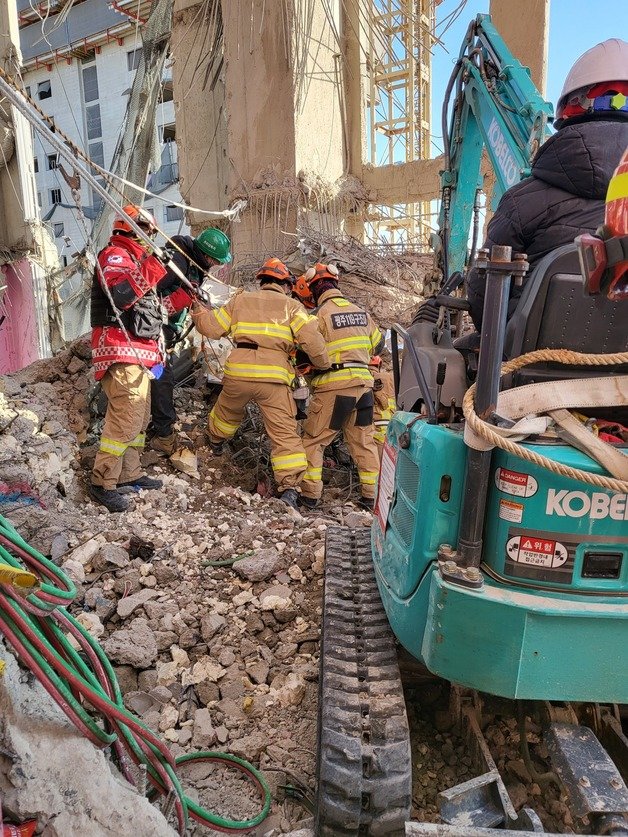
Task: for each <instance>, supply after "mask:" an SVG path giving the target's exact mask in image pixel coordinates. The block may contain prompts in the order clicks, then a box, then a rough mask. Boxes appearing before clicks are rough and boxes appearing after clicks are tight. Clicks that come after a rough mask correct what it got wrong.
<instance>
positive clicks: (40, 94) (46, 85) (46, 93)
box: [37, 79, 52, 101]
mask: <svg viewBox="0 0 628 837" xmlns="http://www.w3.org/2000/svg"><path fill="white" fill-rule="evenodd" d="M51 96H52V87H51V86H50V79H47V80H46V81H40V82H39V84H38V85H37V98H38V99H39V100H40V101H41V100H42V99H49V98H50V97H51Z"/></svg>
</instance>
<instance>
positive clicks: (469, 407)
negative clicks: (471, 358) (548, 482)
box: [462, 349, 628, 494]
mask: <svg viewBox="0 0 628 837" xmlns="http://www.w3.org/2000/svg"><path fill="white" fill-rule="evenodd" d="M533 363H562V364H566V365H569V366H619V365H622V364H628V352H619V353H616V354H610V355H587V354H583V353H581V352H570V351H567V350H565V349H537V350H536V351H535V352H528V354H525V355H521V357H517V358H514V360H509V361H508V362H507V363H504V364H502V368H501V377H502V378H503V377H504V375H508V374H509V373H510V372H515V371H516V370H517V369H521V368H523V367H524V366H530V365H531V364H533ZM583 384H586V381H583ZM475 391H476V384H472V385H471V386H470V387H469V389H468V390H467V392H466V394H465V396H464V399H463V402H462V410H463V412H464V416H465V419H466V420H467V423H468V424H469V426H470V428H471V430H473V432H474V433H476V434H477V435H478V436H480V437H481V438H483V439H484V440H485V441H487V442H488V443H489V444H490V445H491V446H492V447H498V448H501V449H502V450H505V451H506V452H507V453H511V454H512V455H513V456H518V457H519V458H521V459H525V460H527V461H528V462H532V463H534V464H535V465H538V466H539V467H541V468H546V469H547V470H548V471H551V472H552V473H554V474H560V475H561V476H563V477H568V478H569V479H573V480H578V481H580V482H585V483H588V484H589V485H595V486H596V487H597V488H604V489H607V490H608V489H610V490H611V491H618V492H620V493H623V494H628V482H626V481H625V480H618V479H613V478H612V477H605V476H602V475H600V474H592V473H590V472H589V471H583V470H581V469H580V468H572V467H570V466H569V465H563V464H562V463H560V462H555V461H554V460H553V459H549V458H548V457H546V456H542V455H541V454H539V453H536V452H535V451H532V450H530V449H529V448H527V447H524V446H523V445H520V444H518V443H517V442H512V441H510V440H509V439H506V438H504V437H503V436H501V435H500V434H499V433H498V432H496V430H495V428H494V427H493V426H492V425H490V424H489V423H488V422H486V421H484V420H483V419H481V418H480V417H479V416H478V414H477V413H476V412H475Z"/></svg>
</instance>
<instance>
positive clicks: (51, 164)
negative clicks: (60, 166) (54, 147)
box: [48, 154, 57, 171]
mask: <svg viewBox="0 0 628 837" xmlns="http://www.w3.org/2000/svg"><path fill="white" fill-rule="evenodd" d="M56 168H57V155H56V154H49V155H48V171H53V170H54V169H56Z"/></svg>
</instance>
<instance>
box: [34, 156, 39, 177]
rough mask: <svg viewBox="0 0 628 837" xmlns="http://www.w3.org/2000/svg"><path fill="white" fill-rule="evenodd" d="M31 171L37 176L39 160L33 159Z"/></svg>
mask: <svg viewBox="0 0 628 837" xmlns="http://www.w3.org/2000/svg"><path fill="white" fill-rule="evenodd" d="M33 171H34V172H35V174H37V172H38V171H39V160H38V159H37V157H33Z"/></svg>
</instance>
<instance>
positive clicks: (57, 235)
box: [52, 222, 65, 238]
mask: <svg viewBox="0 0 628 837" xmlns="http://www.w3.org/2000/svg"><path fill="white" fill-rule="evenodd" d="M52 227H53V229H54V231H55V238H61V236H62V235H64V233H65V230H64V228H63V222H59V223H58V224H53V225H52Z"/></svg>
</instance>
